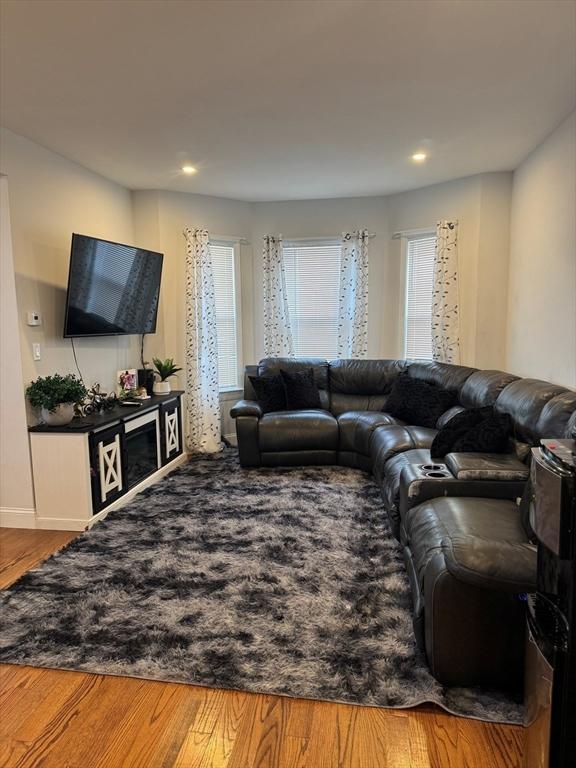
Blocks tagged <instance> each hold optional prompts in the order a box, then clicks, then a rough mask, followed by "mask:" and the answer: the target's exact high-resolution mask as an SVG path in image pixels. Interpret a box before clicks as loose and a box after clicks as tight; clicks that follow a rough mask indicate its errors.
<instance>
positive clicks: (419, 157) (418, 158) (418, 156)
mask: <svg viewBox="0 0 576 768" xmlns="http://www.w3.org/2000/svg"><path fill="white" fill-rule="evenodd" d="M427 157H428V155H427V154H426V152H415V153H414V154H413V155H412V160H414V162H415V163H423V162H424V160H426V158H427Z"/></svg>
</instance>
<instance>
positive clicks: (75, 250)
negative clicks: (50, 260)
mask: <svg viewBox="0 0 576 768" xmlns="http://www.w3.org/2000/svg"><path fill="white" fill-rule="evenodd" d="M163 258H164V257H163V254H161V253H155V252H154V251H147V250H144V249H143V248H136V247H135V246H130V245H122V244H121V243H113V242H111V241H109V240H99V239H97V238H95V237H88V236H87V235H77V234H73V235H72V248H71V251H70V272H69V275H68V292H67V295H66V317H65V320H64V337H65V338H68V337H71V336H73V337H76V336H119V335H126V334H140V333H154V331H155V330H156V316H157V314H158V300H159V297H160V276H161V274H162V260H163Z"/></svg>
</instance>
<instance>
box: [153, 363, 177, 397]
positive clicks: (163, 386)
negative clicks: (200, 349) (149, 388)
mask: <svg viewBox="0 0 576 768" xmlns="http://www.w3.org/2000/svg"><path fill="white" fill-rule="evenodd" d="M152 362H153V363H154V367H155V368H156V370H155V373H156V374H157V375H158V376H159V377H160V378H159V380H158V381H155V382H154V394H155V395H168V394H169V393H170V392H171V391H172V387H171V386H170V382H169V381H168V379H169V378H170V376H174V374H176V373H178V371H181V370H182V368H178V366H177V365H175V364H174V359H173V358H172V357H168V358H166V360H160V358H159V357H153V358H152Z"/></svg>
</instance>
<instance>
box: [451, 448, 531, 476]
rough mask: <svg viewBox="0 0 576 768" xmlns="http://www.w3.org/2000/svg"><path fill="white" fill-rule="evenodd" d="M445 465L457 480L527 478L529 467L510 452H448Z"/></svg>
mask: <svg viewBox="0 0 576 768" xmlns="http://www.w3.org/2000/svg"><path fill="white" fill-rule="evenodd" d="M445 462H446V466H447V467H448V469H449V470H450V472H452V474H453V475H454V477H455V478H456V479H457V480H516V481H519V480H520V481H522V480H527V479H528V476H529V473H530V471H529V469H528V467H527V466H526V464H523V463H522V462H521V461H520V459H518V458H517V457H516V456H515V455H514V454H511V453H449V454H448V455H447V456H446V458H445Z"/></svg>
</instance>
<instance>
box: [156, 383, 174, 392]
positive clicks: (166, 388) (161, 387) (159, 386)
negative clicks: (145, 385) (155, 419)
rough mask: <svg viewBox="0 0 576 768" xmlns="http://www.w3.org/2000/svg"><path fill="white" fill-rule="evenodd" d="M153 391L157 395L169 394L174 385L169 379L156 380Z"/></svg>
mask: <svg viewBox="0 0 576 768" xmlns="http://www.w3.org/2000/svg"><path fill="white" fill-rule="evenodd" d="M153 391H154V394H155V395H169V394H170V392H172V387H171V386H170V382H169V381H155V382H154V387H153Z"/></svg>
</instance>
